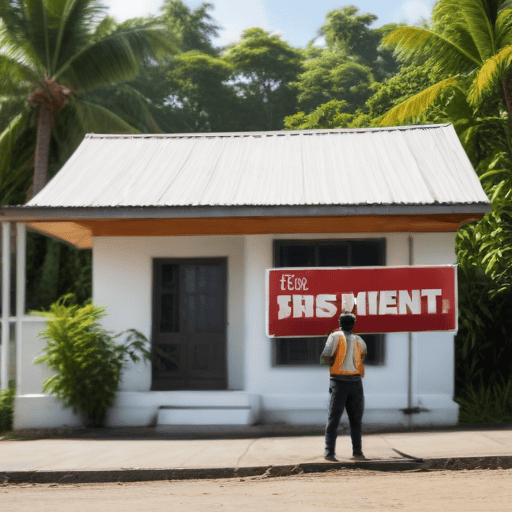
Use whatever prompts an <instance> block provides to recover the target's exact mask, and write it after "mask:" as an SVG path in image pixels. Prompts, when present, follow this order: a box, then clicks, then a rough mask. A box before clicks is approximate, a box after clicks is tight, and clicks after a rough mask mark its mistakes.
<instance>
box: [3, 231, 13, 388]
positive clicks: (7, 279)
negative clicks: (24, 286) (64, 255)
mask: <svg viewBox="0 0 512 512" xmlns="http://www.w3.org/2000/svg"><path fill="white" fill-rule="evenodd" d="M10 246H11V224H10V223H9V222H2V366H1V368H0V387H1V389H7V387H8V385H9V330H10V329H9V315H10V312H11V272H10V271H11V247H10Z"/></svg>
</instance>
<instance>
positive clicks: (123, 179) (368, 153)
mask: <svg viewBox="0 0 512 512" xmlns="http://www.w3.org/2000/svg"><path fill="white" fill-rule="evenodd" d="M488 202H489V201H488V198H487V196H486V195H485V193H484V191H483V190H482V187H481V185H480V183H479V181H478V178H477V176H476V174H475V171H474V169H473V167H472V166H471V163H470V161H469V159H468V157H467V156H466V154H465V152H464V150H463V148H462V146H461V144H460V142H459V140H458V138H457V135H456V133H455V130H454V129H453V127H452V126H451V125H426V126H411V127H399V128H383V129H364V130H315V131H289V132H288V131H282V132H251V133H228V134H201V135H197V134H183V135H87V136H86V138H85V139H84V141H83V142H82V144H81V145H80V146H79V147H78V149H77V150H76V152H75V153H74V154H73V156H72V157H71V158H70V159H69V160H68V162H67V163H66V164H65V165H64V167H63V168H62V169H61V171H60V172H59V173H58V174H57V175H56V176H55V177H54V178H53V179H52V180H51V182H50V183H49V184H48V185H47V186H46V187H45V188H44V189H43V190H42V191H41V192H40V193H39V194H38V195H37V196H36V197H34V198H33V199H32V200H31V201H30V202H29V203H28V205H27V206H51V207H57V206H61V207H118V206H137V207H144V206H152V207H155V206H156V207H158V206H278V205H279V206H282V205H289V206H292V205H362V204H364V205H383V204H396V205H400V204H404V205H406V204H408V205H410V204H421V205H429V204H470V203H488Z"/></svg>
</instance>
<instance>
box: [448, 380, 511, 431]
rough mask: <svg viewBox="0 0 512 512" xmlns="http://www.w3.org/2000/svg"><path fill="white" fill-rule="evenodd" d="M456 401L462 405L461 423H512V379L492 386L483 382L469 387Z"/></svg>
mask: <svg viewBox="0 0 512 512" xmlns="http://www.w3.org/2000/svg"><path fill="white" fill-rule="evenodd" d="M455 401H456V402H457V403H458V404H459V405H460V409H459V421H460V422H461V423H493V422H502V421H504V422H509V421H512V378H510V379H509V380H508V382H501V383H494V384H492V385H489V384H487V385H486V384H484V383H483V382H479V383H478V384H473V385H468V386H466V388H465V389H464V394H463V395H462V396H460V397H457V398H455Z"/></svg>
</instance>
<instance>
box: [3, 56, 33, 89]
mask: <svg viewBox="0 0 512 512" xmlns="http://www.w3.org/2000/svg"><path fill="white" fill-rule="evenodd" d="M39 80H40V76H39V75H38V74H37V73H36V72H35V71H34V70H33V69H32V68H30V67H29V66H26V65H25V64H23V63H22V62H18V61H16V60H14V59H12V58H11V57H9V56H8V55H4V54H2V53H0V91H3V90H6V91H8V92H15V91H16V90H17V89H19V88H24V87H26V86H27V85H28V83H30V82H31V83H37V82H38V81H39ZM0 94H1V92H0Z"/></svg>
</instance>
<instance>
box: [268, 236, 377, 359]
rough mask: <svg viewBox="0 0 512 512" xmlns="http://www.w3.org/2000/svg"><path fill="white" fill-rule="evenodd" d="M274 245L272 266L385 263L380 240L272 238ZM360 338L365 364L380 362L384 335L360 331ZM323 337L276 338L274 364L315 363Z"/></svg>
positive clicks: (334, 265) (321, 347)
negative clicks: (364, 350)
mask: <svg viewBox="0 0 512 512" xmlns="http://www.w3.org/2000/svg"><path fill="white" fill-rule="evenodd" d="M274 247H275V266H276V267H315V266H325V267H327V266H329V267H343V266H354V267H363V266H379V265H384V264H385V255H384V247H385V246H384V241H383V240H343V241H332V242H331V241H329V242H328V243H326V242H325V241H322V240H311V241H307V242H306V241H301V242H300V243H296V244H290V243H289V242H287V241H276V242H275V245H274ZM315 255H316V257H315ZM362 338H363V339H364V341H365V342H366V345H367V347H368V353H367V355H366V359H365V363H366V364H369V365H372V364H373V365H375V364H382V363H383V362H384V356H385V354H384V349H385V343H384V336H383V335H382V334H371V335H370V334H363V335H362ZM325 340H326V338H325V337H321V338H285V339H276V340H275V341H274V342H275V348H276V349H275V358H276V364H277V365H293V364H300V365H315V364H318V362H319V359H320V354H321V353H322V350H323V348H324V346H325Z"/></svg>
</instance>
